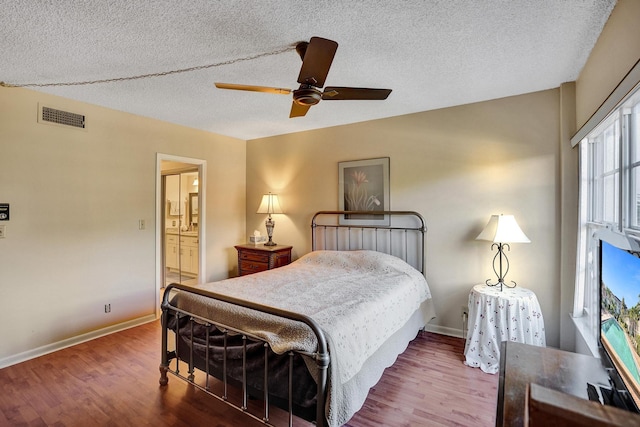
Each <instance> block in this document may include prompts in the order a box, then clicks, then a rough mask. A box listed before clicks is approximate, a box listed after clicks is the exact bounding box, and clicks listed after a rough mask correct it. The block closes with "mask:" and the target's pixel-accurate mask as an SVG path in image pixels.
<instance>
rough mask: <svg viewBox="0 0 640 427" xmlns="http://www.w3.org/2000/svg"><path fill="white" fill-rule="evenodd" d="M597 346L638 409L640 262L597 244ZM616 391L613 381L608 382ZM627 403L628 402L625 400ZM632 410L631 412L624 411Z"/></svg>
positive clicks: (620, 250) (639, 405)
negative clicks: (598, 284)
mask: <svg viewBox="0 0 640 427" xmlns="http://www.w3.org/2000/svg"><path fill="white" fill-rule="evenodd" d="M600 244H601V253H600V277H601V295H600V320H601V328H600V343H601V346H602V349H603V350H604V351H605V354H606V356H607V357H608V359H609V360H610V361H611V363H612V364H613V367H614V369H615V373H616V374H617V376H618V377H619V378H617V379H618V380H621V381H622V382H623V384H624V387H625V388H626V389H627V390H628V392H629V394H630V396H631V398H632V400H633V402H634V404H635V410H638V408H639V407H640V258H638V257H636V256H635V255H633V254H631V253H629V252H627V251H626V250H623V249H620V248H618V247H616V246H613V245H611V244H609V243H607V242H605V241H601V242H600ZM612 379H613V381H614V384H615V385H616V387H619V384H616V380H617V379H616V378H612ZM625 400H628V399H625ZM628 409H634V408H628Z"/></svg>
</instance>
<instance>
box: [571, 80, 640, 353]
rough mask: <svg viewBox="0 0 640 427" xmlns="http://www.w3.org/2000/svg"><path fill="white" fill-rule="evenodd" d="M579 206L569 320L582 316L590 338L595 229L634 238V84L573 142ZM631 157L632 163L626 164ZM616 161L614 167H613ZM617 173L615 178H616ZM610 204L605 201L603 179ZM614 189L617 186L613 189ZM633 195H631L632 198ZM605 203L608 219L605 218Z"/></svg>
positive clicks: (639, 136)
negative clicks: (609, 164)
mask: <svg viewBox="0 0 640 427" xmlns="http://www.w3.org/2000/svg"><path fill="white" fill-rule="evenodd" d="M610 128H613V144H614V153H615V156H614V159H613V160H614V167H613V168H610V169H606V170H605V165H606V158H605V156H606V154H607V150H606V144H607V142H611V140H607V135H606V133H607V132H608V130H609V129H610ZM579 150H580V152H579V169H578V170H579V172H578V173H579V206H578V239H577V246H578V247H577V249H578V250H577V257H576V278H575V294H574V306H573V317H583V318H585V319H584V322H585V324H586V327H587V329H586V330H587V331H588V332H587V333H588V334H589V335H590V336H587V337H584V338H585V339H586V340H587V341H589V340H590V341H592V342H596V341H597V331H598V329H599V319H598V316H599V309H598V303H599V295H598V292H599V289H600V284H599V283H598V281H599V277H600V276H599V272H598V271H597V270H598V241H597V239H596V238H595V237H594V234H595V233H596V231H598V230H599V229H602V228H609V229H612V230H615V231H617V232H624V233H626V234H628V235H630V236H632V237H635V238H637V239H638V240H640V83H638V84H636V85H635V87H634V88H633V90H632V91H630V92H629V94H628V95H627V96H626V97H624V99H623V100H622V101H621V102H620V103H619V104H618V105H617V106H616V108H615V109H613V110H612V111H611V112H610V113H609V114H608V115H607V116H606V117H605V118H604V119H603V120H602V121H601V122H600V123H599V124H598V125H597V126H595V127H594V128H593V129H592V130H591V131H590V132H588V133H587V134H586V135H585V136H584V137H583V138H582V139H581V140H580V142H579ZM632 159H635V160H632ZM616 162H617V167H616V165H615V163H616ZM616 174H617V176H616ZM611 176H616V178H615V179H614V180H613V183H614V191H613V200H611V199H609V200H608V199H607V198H606V197H607V196H611V194H606V190H607V187H606V184H605V182H606V181H607V178H608V177H611ZM616 187H617V188H616ZM634 195H635V196H634ZM607 200H608V201H609V202H612V203H613V215H607V212H606V206H605V204H606V203H607Z"/></svg>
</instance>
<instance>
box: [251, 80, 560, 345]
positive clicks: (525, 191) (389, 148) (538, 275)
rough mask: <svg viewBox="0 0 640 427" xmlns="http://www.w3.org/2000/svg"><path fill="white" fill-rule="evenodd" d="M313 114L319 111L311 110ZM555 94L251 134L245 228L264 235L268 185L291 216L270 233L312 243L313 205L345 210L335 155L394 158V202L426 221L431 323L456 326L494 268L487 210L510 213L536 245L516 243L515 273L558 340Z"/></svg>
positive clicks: (298, 245)
mask: <svg viewBox="0 0 640 427" xmlns="http://www.w3.org/2000/svg"><path fill="white" fill-rule="evenodd" d="M310 114H311V115H310V116H309V117H308V118H309V119H312V117H313V111H311V113H310ZM559 117H560V113H559V91H558V90H548V91H543V92H537V93H532V94H527V95H522V96H516V97H510V98H504V99H498V100H494V101H489V102H482V103H477V104H470V105H464V106H459V107H454V108H447V109H442V110H436V111H429V112H424V113H418V114H412V115H406V116H401V117H395V118H390V119H384V120H377V121H371V122H366V123H359V124H353V125H347V126H340V127H334V128H329V129H322V130H315V131H310V132H304V133H297V134H292V135H284V136H279V137H272V138H265V139H260V140H253V141H248V142H247V231H248V232H251V231H252V230H254V229H259V230H261V231H263V232H264V225H263V222H264V215H257V214H254V213H253V212H255V211H256V209H257V207H258V203H259V201H260V195H261V194H262V193H263V192H267V191H274V192H277V193H278V194H280V195H281V202H282V205H283V209H284V210H285V212H286V215H279V216H278V217H277V218H276V222H277V224H276V229H275V233H274V240H275V241H276V242H278V243H282V244H292V245H293V246H294V256H295V257H299V256H301V255H303V254H304V253H306V252H308V251H309V250H310V227H309V223H310V219H311V216H312V215H313V213H314V212H315V211H318V210H323V209H337V207H338V201H337V199H338V162H339V161H345V160H357V159H367V158H375V157H390V159H391V165H390V176H391V178H390V181H391V183H390V187H391V208H392V209H395V210H405V209H406V210H416V211H418V212H420V213H421V214H422V215H423V216H424V217H425V218H426V221H427V225H428V227H429V231H428V240H427V279H428V281H429V284H430V286H431V289H432V292H433V298H434V300H435V302H436V305H437V307H438V318H437V319H436V320H435V321H434V322H433V325H432V328H433V329H434V330H439V331H441V332H445V333H452V334H459V333H460V331H461V328H462V322H461V317H460V307H461V306H463V305H466V304H467V298H468V294H469V290H470V289H471V287H472V286H473V285H474V284H476V283H481V282H484V281H485V280H486V279H487V278H491V277H492V276H493V277H495V276H494V274H493V272H492V269H491V261H492V258H493V255H494V254H493V252H491V251H490V245H489V244H488V243H487V242H478V241H475V240H474V239H475V237H476V236H477V234H478V233H479V232H480V231H481V229H482V228H483V227H484V225H485V224H486V223H487V221H488V220H489V216H490V215H491V214H496V213H505V214H514V215H515V216H516V219H517V220H518V222H519V224H520V226H521V227H522V229H523V230H524V232H525V233H526V234H527V235H528V236H529V238H530V239H531V241H532V243H531V244H514V245H513V246H512V248H511V252H510V253H509V259H510V260H511V262H512V264H511V270H510V272H509V275H508V276H507V277H508V278H509V279H511V280H515V281H516V282H518V283H519V284H520V285H522V286H524V287H527V288H531V289H533V290H534V291H535V292H536V293H537V294H538V298H539V300H540V303H541V305H542V310H543V314H544V316H545V322H546V325H547V339H548V342H549V344H550V345H553V346H557V345H558V342H559V318H558V314H559V311H560V310H559V296H560V286H559V275H560V273H559V257H558V252H559V241H558V239H557V236H558V234H559V233H560V229H559V222H558V217H559V208H558V199H559V191H560V184H559V173H558V169H559V161H560V160H559V155H560V153H559V134H560V129H559Z"/></svg>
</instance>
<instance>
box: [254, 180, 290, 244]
mask: <svg viewBox="0 0 640 427" xmlns="http://www.w3.org/2000/svg"><path fill="white" fill-rule="evenodd" d="M256 213H259V214H269V217H268V218H267V220H266V221H265V222H264V225H265V227H267V236H269V241H267V243H265V244H264V245H265V246H275V245H276V243H275V242H274V241H273V240H271V238H272V236H273V227H275V225H276V222H275V221H274V220H273V219H272V218H271V214H281V213H284V212H282V208H281V207H280V201H279V200H278V195H277V194H271V193H269V194H264V195H263V196H262V202H260V207H258V212H256Z"/></svg>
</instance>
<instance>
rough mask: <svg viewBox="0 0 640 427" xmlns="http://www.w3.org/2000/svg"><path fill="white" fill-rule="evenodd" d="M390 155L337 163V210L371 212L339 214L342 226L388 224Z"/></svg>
mask: <svg viewBox="0 0 640 427" xmlns="http://www.w3.org/2000/svg"><path fill="white" fill-rule="evenodd" d="M389 201H390V199H389V157H381V158H377V159H364V160H351V161H345V162H338V209H339V210H341V211H371V212H372V214H371V215H369V214H362V215H352V214H351V215H342V216H340V224H341V225H389V215H380V214H378V215H376V214H375V212H376V211H381V212H382V211H388V210H389V206H390V203H389Z"/></svg>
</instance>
